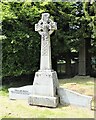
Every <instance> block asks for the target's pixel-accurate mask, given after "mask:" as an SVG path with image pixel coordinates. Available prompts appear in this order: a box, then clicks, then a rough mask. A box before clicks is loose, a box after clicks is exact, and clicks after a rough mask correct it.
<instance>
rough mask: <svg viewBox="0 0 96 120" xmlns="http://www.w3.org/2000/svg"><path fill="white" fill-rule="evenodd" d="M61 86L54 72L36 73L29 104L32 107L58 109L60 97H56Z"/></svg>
mask: <svg viewBox="0 0 96 120" xmlns="http://www.w3.org/2000/svg"><path fill="white" fill-rule="evenodd" d="M58 86H59V83H58V79H57V74H56V72H55V71H53V70H43V71H41V70H39V71H38V72H36V73H35V78H34V82H33V89H32V94H31V95H29V98H28V103H29V104H32V105H40V106H48V107H56V106H57V105H58V97H57V95H56V93H57V88H58Z"/></svg>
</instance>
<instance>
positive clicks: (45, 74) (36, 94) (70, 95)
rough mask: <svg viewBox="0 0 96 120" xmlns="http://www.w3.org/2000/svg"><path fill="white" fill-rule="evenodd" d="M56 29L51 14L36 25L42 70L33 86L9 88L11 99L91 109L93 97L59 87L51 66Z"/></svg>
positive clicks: (37, 73)
mask: <svg viewBox="0 0 96 120" xmlns="http://www.w3.org/2000/svg"><path fill="white" fill-rule="evenodd" d="M56 29H57V25H56V22H53V21H52V20H51V19H50V14H49V13H43V14H42V18H41V20H40V21H39V22H38V23H37V24H36V25H35V31H38V32H39V34H40V35H41V58H40V70H38V71H37V72H36V73H35V77H34V82H33V85H27V86H23V87H19V88H9V89H8V90H9V98H10V99H27V100H28V104H30V105H40V106H47V107H56V106H57V105H58V103H59V102H60V103H61V104H63V105H64V104H66V103H67V104H74V105H79V106H83V107H88V108H91V101H92V97H90V96H85V95H81V94H79V93H77V92H74V91H71V90H68V89H64V88H60V87H59V83H58V79H57V73H56V71H54V70H52V65H51V43H50V35H51V34H52V33H53V32H54V30H56ZM59 98H60V100H59Z"/></svg>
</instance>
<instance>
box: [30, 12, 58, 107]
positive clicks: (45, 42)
mask: <svg viewBox="0 0 96 120" xmlns="http://www.w3.org/2000/svg"><path fill="white" fill-rule="evenodd" d="M49 17H50V14H49V13H43V14H42V18H41V20H40V21H39V22H38V24H36V25H35V31H38V32H39V34H40V35H41V61H40V70H39V71H38V72H36V73H35V78H34V82H33V92H32V95H30V97H29V98H28V99H29V100H28V101H29V104H32V105H42V106H50V107H56V106H57V104H58V97H56V96H57V95H56V93H57V87H58V86H59V83H58V79H57V73H56V72H55V71H53V70H52V65H51V44H50V35H51V34H52V33H53V31H54V30H56V29H57V25H56V23H55V22H53V21H52V20H51V19H50V18H49Z"/></svg>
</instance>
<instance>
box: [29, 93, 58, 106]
mask: <svg viewBox="0 0 96 120" xmlns="http://www.w3.org/2000/svg"><path fill="white" fill-rule="evenodd" d="M58 102H59V101H58V97H50V96H41V95H40V96H39V95H30V96H29V98H28V103H29V105H40V106H47V107H57V105H58Z"/></svg>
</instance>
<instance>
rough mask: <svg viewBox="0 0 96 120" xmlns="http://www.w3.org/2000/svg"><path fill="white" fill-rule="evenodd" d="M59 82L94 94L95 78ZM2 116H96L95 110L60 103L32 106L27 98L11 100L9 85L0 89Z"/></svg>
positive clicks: (63, 85) (73, 88) (0, 113)
mask: <svg viewBox="0 0 96 120" xmlns="http://www.w3.org/2000/svg"><path fill="white" fill-rule="evenodd" d="M59 83H60V87H64V88H68V89H71V90H74V91H77V92H79V93H81V94H85V95H91V96H94V79H93V78H86V77H85V78H83V79H82V78H80V77H75V78H72V79H62V80H59ZM93 106H94V105H93ZM85 111H86V112H85ZM0 118H94V111H93V110H89V109H88V108H82V107H77V106H72V105H69V106H68V105H63V106H62V105H60V104H59V105H58V107H56V108H47V107H40V106H30V105H28V101H27V100H9V98H8V87H3V89H2V91H0Z"/></svg>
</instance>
